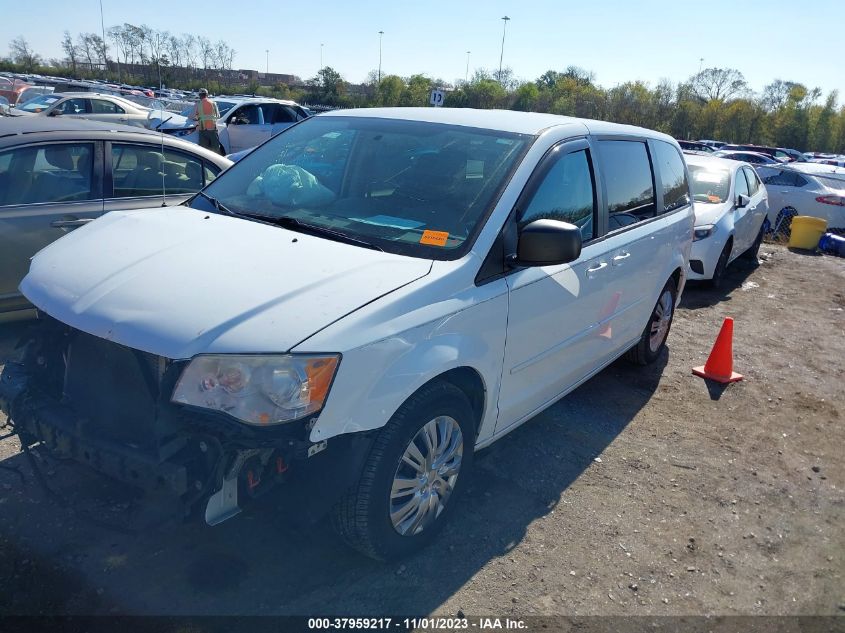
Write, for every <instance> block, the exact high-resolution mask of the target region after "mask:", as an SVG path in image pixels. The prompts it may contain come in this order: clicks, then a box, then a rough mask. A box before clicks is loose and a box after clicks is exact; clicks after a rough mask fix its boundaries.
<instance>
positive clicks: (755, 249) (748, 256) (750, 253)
mask: <svg viewBox="0 0 845 633" xmlns="http://www.w3.org/2000/svg"><path fill="white" fill-rule="evenodd" d="M765 232H766V221H765V220H763V223H762V224H761V225H760V231H759V232H758V233H757V238H756V239H755V240H754V243H753V244H752V245H751V246H749V247H748V250H747V251H745V252H744V253H743V254H742V258H743V259H745V260H747V261H749V262H751V263H752V264H756V263H757V254H758V253H759V252H760V245H761V244H762V243H763V234H764V233H765Z"/></svg>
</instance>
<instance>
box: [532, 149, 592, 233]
mask: <svg viewBox="0 0 845 633" xmlns="http://www.w3.org/2000/svg"><path fill="white" fill-rule="evenodd" d="M594 215H595V187H594V185H593V173H592V170H591V169H590V159H589V156H588V154H587V150H580V151H577V152H572V153H569V154H564V155H563V156H561V157H560V158H559V159H558V160H557V162H556V163H555V164H554V165H553V166H552V167H551V169H549V171H548V173H547V174H546V176H545V177H544V178H543V182H542V183H540V186H539V187H537V190H536V191H535V193H534V195H533V196H532V198H531V202H530V203H529V204H528V206H527V207H526V208H525V211H524V212H523V213H522V215H521V217H520V218H519V226H520V227H522V226H524V225H526V224H528V223H529V222H533V221H534V220H560V221H561V222H569V223H570V224H574V225H576V226H577V227H579V228H580V229H581V239H582V240H584V241H585V242H586V241H587V240H591V239H593V238H594V237H595V229H594V224H593V216H594Z"/></svg>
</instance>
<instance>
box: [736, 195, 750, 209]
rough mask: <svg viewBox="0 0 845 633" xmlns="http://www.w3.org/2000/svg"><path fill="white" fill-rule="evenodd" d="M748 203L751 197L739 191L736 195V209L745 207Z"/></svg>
mask: <svg viewBox="0 0 845 633" xmlns="http://www.w3.org/2000/svg"><path fill="white" fill-rule="evenodd" d="M749 204H751V198H749V197H748V196H746V195H745V194H743V193H741V194H739V195H738V196H737V197H736V208H737V209H742V208H744V207H747V206H748V205H749Z"/></svg>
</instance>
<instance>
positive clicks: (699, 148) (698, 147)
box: [678, 140, 716, 154]
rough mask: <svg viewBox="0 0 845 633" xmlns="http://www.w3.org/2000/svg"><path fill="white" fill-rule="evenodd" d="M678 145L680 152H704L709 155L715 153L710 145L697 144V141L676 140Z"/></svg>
mask: <svg viewBox="0 0 845 633" xmlns="http://www.w3.org/2000/svg"><path fill="white" fill-rule="evenodd" d="M678 145H680V146H681V149H682V150H690V151H694V152H705V153H707V154H711V153H713V152H714V151H716V150H715V149H713V148H712V147H711V146H710V145H707V144H706V143H699V142H698V141H681V140H678Z"/></svg>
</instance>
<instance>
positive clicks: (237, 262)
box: [20, 207, 432, 359]
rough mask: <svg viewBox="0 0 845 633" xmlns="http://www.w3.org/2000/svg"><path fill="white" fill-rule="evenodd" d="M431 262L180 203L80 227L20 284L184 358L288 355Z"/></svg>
mask: <svg viewBox="0 0 845 633" xmlns="http://www.w3.org/2000/svg"><path fill="white" fill-rule="evenodd" d="M431 264H432V263H431V261H430V260H424V259H416V258H412V257H404V256H400V255H392V254H389V253H383V252H380V251H375V250H370V249H366V248H362V247H358V246H354V245H350V244H343V243H340V242H334V241H330V240H327V239H323V238H320V237H316V236H311V235H306V234H302V233H296V232H293V231H289V230H287V229H282V228H279V227H275V226H270V225H267V224H263V223H258V222H252V221H249V220H244V219H241V218H235V217H230V216H223V215H218V214H214V213H206V212H202V211H198V210H195V209H191V208H188V207H174V208H164V209H161V208H159V209H145V210H140V211H114V212H112V213H109V214H106V215H105V216H103V217H101V218H100V219H98V220H96V221H94V222H91V223H90V224H88V225H86V226H85V227H83V228H80V229H77V230H76V231H74V232H72V233H70V234H69V235H67V236H66V237H64V238H62V239H60V240H58V241H56V242H54V243H53V244H51V245H49V246H47V247H46V248H45V249H43V250H42V251H40V252H39V253H38V254H37V255H36V256H35V257H34V258H33V260H32V266H31V268H30V272H29V274H28V275H27V276H26V277H25V278H24V280H23V282H22V283H21V286H20V288H21V292H23V294H24V295H25V296H26V297H27V299H29V300H30V301H31V302H32V303H33V304H34V305H35V306H36V307H38V308H40V309H41V310H43V311H44V312H46V313H47V314H49V315H50V316H52V317H54V318H56V319H58V320H59V321H61V322H63V323H66V324H68V325H70V326H72V327H74V328H77V329H79V330H82V331H84V332H88V333H89V334H93V335H95V336H99V337H101V338H105V339H108V340H112V341H115V342H117V343H120V344H122V345H126V346H128V347H131V348H134V349H139V350H142V351H145V352H150V353H152V354H157V355H160V356H165V357H167V358H172V359H182V358H190V357H192V356H194V355H195V354H200V353H212V352H216V353H238V352H240V353H248V352H284V351H288V350H290V349H291V348H292V347H294V346H295V345H297V344H298V343H300V342H302V341H303V340H304V339H306V338H308V337H309V336H311V335H312V334H314V333H315V332H317V331H319V330H320V329H322V328H324V327H326V326H327V325H329V324H331V323H333V322H334V321H336V320H338V319H340V318H342V317H343V316H345V315H347V314H349V313H350V312H352V311H354V310H356V309H358V308H360V307H361V306H363V305H365V304H367V303H370V302H371V301H374V300H375V299H378V298H379V297H381V296H383V295H385V294H387V293H390V292H392V291H393V290H396V289H397V288H399V287H401V286H403V285H406V284H408V283H411V282H412V281H414V280H416V279H419V278H421V277H423V276H425V275H427V274H428V273H429V272H430V270H431ZM325 351H327V352H330V351H340V350H325Z"/></svg>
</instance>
